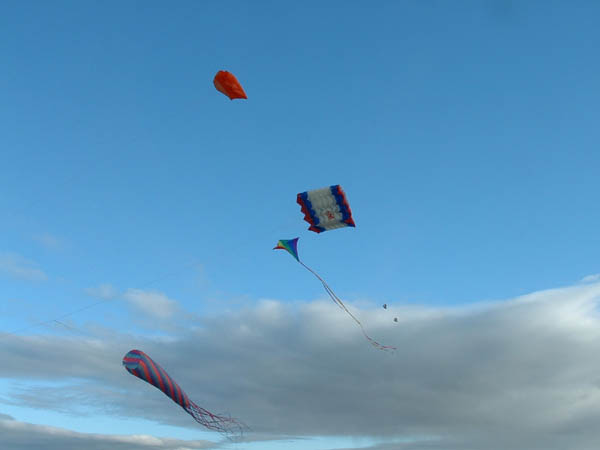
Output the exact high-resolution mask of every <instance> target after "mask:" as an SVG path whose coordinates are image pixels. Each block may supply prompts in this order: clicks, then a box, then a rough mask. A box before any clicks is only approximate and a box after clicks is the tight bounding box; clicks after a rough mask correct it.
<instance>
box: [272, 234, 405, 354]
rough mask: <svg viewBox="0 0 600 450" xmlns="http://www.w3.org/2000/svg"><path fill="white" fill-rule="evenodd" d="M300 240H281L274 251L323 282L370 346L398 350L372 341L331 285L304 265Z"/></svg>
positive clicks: (330, 295)
mask: <svg viewBox="0 0 600 450" xmlns="http://www.w3.org/2000/svg"><path fill="white" fill-rule="evenodd" d="M298 239H299V238H295V239H281V240H280V241H279V242H277V245H276V246H275V247H273V250H286V251H287V252H288V253H289V254H290V255H292V256H293V257H294V258H295V259H296V261H298V262H299V263H300V264H301V265H302V266H303V267H304V268H305V269H306V270H308V271H309V272H310V273H312V274H313V275H314V276H315V277H317V278H318V280H319V281H320V282H321V284H323V287H324V288H325V292H327V294H328V295H329V297H330V298H331V300H333V302H334V303H335V304H336V305H338V306H339V307H340V308H341V309H343V310H344V311H346V312H347V313H348V315H349V316H350V317H352V319H354V321H355V322H356V323H357V324H358V326H359V327H360V329H361V331H362V334H363V335H364V336H365V338H367V340H368V341H369V342H370V344H371V345H372V346H373V347H376V348H378V349H380V350H385V351H389V350H396V347H392V346H389V345H381V344H380V343H379V342H377V341H376V340H374V339H372V338H371V337H370V336H369V335H368V334H367V332H366V331H365V329H364V327H363V325H362V323H360V320H358V319H357V318H356V317H355V316H354V314H352V313H351V312H350V311H349V310H348V308H346V305H344V302H342V301H341V300H340V298H339V297H338V296H337V295H336V294H335V292H333V290H332V289H331V288H330V287H329V285H328V284H327V282H326V281H325V280H324V279H323V278H321V277H320V276H319V274H318V273H317V272H315V271H314V270H312V269H311V268H310V267H308V266H307V265H306V264H304V263H303V262H302V261H300V258H299V257H298Z"/></svg>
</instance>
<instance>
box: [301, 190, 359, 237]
mask: <svg viewBox="0 0 600 450" xmlns="http://www.w3.org/2000/svg"><path fill="white" fill-rule="evenodd" d="M296 201H297V202H298V204H299V205H300V207H301V209H302V213H303V214H304V220H306V221H307V222H308V223H309V224H310V227H309V228H308V229H309V230H311V231H314V232H315V233H322V232H323V231H329V230H335V229H337V228H344V227H355V226H356V225H355V223H354V219H353V218H352V211H351V210H350V205H349V204H348V200H347V199H346V194H345V193H344V191H343V189H342V187H341V186H340V185H339V184H336V185H334V186H329V187H326V188H321V189H315V190H313V191H306V192H301V193H299V194H298V196H297V198H296Z"/></svg>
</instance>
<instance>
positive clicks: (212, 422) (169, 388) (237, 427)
mask: <svg viewBox="0 0 600 450" xmlns="http://www.w3.org/2000/svg"><path fill="white" fill-rule="evenodd" d="M123 366H125V369H127V371H128V372H129V373H130V374H132V375H135V376H136V377H138V378H140V379H142V380H144V381H145V382H147V383H150V384H151V385H153V386H154V387H156V388H158V389H160V390H161V391H163V392H164V394H165V395H166V396H167V397H169V398H170V399H171V400H173V401H174V402H175V403H177V404H178V405H179V406H181V407H182V408H183V409H184V410H185V411H186V412H187V413H188V414H190V415H191V416H192V417H193V418H194V419H195V420H196V422H198V423H200V424H202V425H204V426H205V427H206V428H209V429H211V430H215V431H219V432H221V433H224V434H231V433H236V431H239V432H241V431H242V425H241V424H240V423H239V422H237V421H236V420H235V419H232V418H231V417H226V416H220V415H217V414H213V413H211V412H210V411H207V410H206V409H204V408H201V407H200V406H198V405H196V404H195V403H194V402H193V401H191V400H190V399H189V397H188V396H187V394H186V393H185V392H184V391H183V389H181V388H180V387H179V385H178V384H177V383H176V382H175V380H173V378H171V377H170V376H169V374H168V373H167V372H166V371H165V370H164V369H163V368H162V367H160V366H159V365H158V363H156V362H155V361H154V360H153V359H152V358H150V357H149V356H148V355H147V354H146V353H144V352H143V351H141V350H131V351H129V352H127V354H126V355H125V356H124V357H123Z"/></svg>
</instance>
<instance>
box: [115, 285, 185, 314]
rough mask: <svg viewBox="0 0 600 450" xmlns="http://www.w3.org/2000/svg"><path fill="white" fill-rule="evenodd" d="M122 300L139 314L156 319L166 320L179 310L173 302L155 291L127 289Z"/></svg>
mask: <svg viewBox="0 0 600 450" xmlns="http://www.w3.org/2000/svg"><path fill="white" fill-rule="evenodd" d="M123 298H124V299H125V300H126V301H127V302H128V303H129V304H130V305H132V306H133V307H134V308H135V309H136V310H138V311H139V312H141V313H143V314H145V315H147V316H150V317H154V318H157V319H168V318H170V317H171V316H172V315H173V314H175V312H177V310H178V309H179V306H178V303H177V302H176V301H175V300H171V299H170V298H169V297H167V296H166V295H165V294H163V293H161V292H156V291H144V290H141V289H127V291H126V292H125V293H124V294H123Z"/></svg>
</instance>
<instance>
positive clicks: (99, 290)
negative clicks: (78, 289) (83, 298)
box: [85, 284, 119, 300]
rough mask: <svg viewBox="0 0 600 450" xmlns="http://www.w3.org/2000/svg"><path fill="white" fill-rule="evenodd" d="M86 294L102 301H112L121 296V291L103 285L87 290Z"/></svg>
mask: <svg viewBox="0 0 600 450" xmlns="http://www.w3.org/2000/svg"><path fill="white" fill-rule="evenodd" d="M85 293H86V294H88V295H90V296H92V297H96V298H100V299H102V300H112V299H114V298H116V297H117V296H118V295H119V291H118V290H117V289H115V288H114V287H113V286H112V285H110V284H101V285H99V286H95V287H90V288H87V289H86V290H85Z"/></svg>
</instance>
